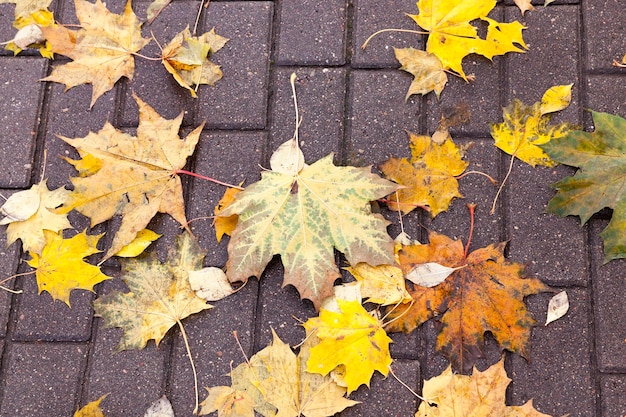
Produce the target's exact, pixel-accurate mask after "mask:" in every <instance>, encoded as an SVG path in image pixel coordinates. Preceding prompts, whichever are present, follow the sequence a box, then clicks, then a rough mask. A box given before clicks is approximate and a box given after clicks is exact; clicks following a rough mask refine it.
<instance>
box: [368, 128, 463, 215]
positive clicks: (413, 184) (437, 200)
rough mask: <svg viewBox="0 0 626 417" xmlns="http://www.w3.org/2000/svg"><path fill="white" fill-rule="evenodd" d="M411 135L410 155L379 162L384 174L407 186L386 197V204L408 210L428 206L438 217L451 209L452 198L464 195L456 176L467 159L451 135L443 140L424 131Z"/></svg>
mask: <svg viewBox="0 0 626 417" xmlns="http://www.w3.org/2000/svg"><path fill="white" fill-rule="evenodd" d="M408 135H409V142H410V143H409V146H410V148H411V159H410V160H409V159H407V158H401V159H398V158H390V159H389V160H387V161H386V162H385V163H383V164H382V165H381V166H380V169H381V171H382V172H383V174H384V176H385V177H387V178H389V179H391V180H393V181H395V182H397V183H398V184H400V185H403V186H404V188H401V189H399V190H398V191H397V194H392V195H390V196H389V197H388V198H387V200H388V202H387V206H388V207H389V208H390V209H391V210H394V211H402V212H403V213H405V214H406V213H409V212H411V211H413V210H414V209H416V208H417V207H419V206H422V207H425V206H427V207H429V208H430V215H431V216H432V217H435V216H436V215H437V214H439V213H441V212H442V211H445V210H447V209H448V206H449V205H450V202H451V201H452V199H453V198H455V197H462V195H461V193H460V192H459V186H458V182H457V179H456V178H455V177H456V176H458V175H461V174H462V173H463V171H465V168H467V165H468V163H467V162H466V161H464V160H463V159H462V157H463V155H462V153H461V151H460V150H459V148H458V147H457V146H456V144H455V143H454V142H452V139H450V135H446V138H445V140H443V142H442V143H436V142H435V141H433V140H432V139H431V138H430V137H428V136H424V135H416V134H414V133H411V132H408Z"/></svg>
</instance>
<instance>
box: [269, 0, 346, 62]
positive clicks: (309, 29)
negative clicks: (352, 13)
mask: <svg viewBox="0 0 626 417" xmlns="http://www.w3.org/2000/svg"><path fill="white" fill-rule="evenodd" d="M347 6H348V5H347V2H346V0H327V1H325V2H323V3H321V2H319V1H312V0H294V1H286V2H281V8H280V26H279V29H278V49H277V52H276V63H277V64H279V65H343V64H344V63H345V59H346V53H345V50H346V11H347Z"/></svg>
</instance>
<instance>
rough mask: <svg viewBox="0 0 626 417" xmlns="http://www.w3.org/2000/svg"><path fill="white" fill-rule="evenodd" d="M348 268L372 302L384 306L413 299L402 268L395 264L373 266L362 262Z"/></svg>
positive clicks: (364, 295)
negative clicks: (407, 288) (408, 290)
mask: <svg viewBox="0 0 626 417" xmlns="http://www.w3.org/2000/svg"><path fill="white" fill-rule="evenodd" d="M346 270H347V271H348V272H350V273H351V274H352V276H354V278H355V279H356V280H357V281H358V282H360V283H361V295H362V296H363V298H365V299H367V301H368V302H370V303H376V304H380V305H383V306H384V305H389V304H396V303H399V302H405V301H411V296H410V295H409V293H408V292H407V290H406V287H405V285H404V276H403V275H402V270H401V269H400V268H399V267H397V266H395V265H378V266H372V265H370V264H368V263H365V262H361V263H358V264H356V265H355V266H352V267H348V268H346Z"/></svg>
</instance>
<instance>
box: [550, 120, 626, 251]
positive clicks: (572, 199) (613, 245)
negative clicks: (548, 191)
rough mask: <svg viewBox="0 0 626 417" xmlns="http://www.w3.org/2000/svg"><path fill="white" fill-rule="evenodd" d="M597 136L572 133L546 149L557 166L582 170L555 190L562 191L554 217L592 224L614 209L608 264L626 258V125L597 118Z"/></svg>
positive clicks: (606, 233)
mask: <svg viewBox="0 0 626 417" xmlns="http://www.w3.org/2000/svg"><path fill="white" fill-rule="evenodd" d="M591 113H592V116H593V123H594V125H595V131H594V132H592V133H589V132H583V131H580V130H574V131H570V132H569V133H568V134H567V135H566V136H564V137H562V138H558V139H553V140H552V141H551V142H548V143H546V144H545V145H542V148H543V150H544V151H545V152H546V153H547V154H548V155H549V156H550V157H551V158H552V159H553V160H555V161H557V162H560V163H563V164H567V165H571V166H574V167H578V168H580V169H579V170H578V172H576V174H574V175H573V176H570V177H567V178H564V179H562V180H561V181H559V182H557V183H556V184H554V185H553V187H554V188H555V189H556V190H558V192H557V194H556V196H554V198H553V199H552V200H550V202H549V203H548V212H550V213H554V214H558V215H559V216H563V217H565V216H568V215H570V214H571V215H576V216H580V220H581V223H583V224H584V223H586V222H587V220H589V218H590V217H591V216H592V215H593V214H594V213H596V212H597V211H600V210H602V209H603V208H605V207H610V208H612V209H613V216H612V218H611V222H610V223H609V225H608V226H607V227H606V229H604V230H603V231H602V233H601V236H602V238H603V239H604V260H605V262H608V261H610V260H612V259H618V258H626V234H625V233H624V231H625V230H626V133H625V132H626V120H624V119H623V118H621V117H619V116H614V115H611V114H608V113H599V112H591Z"/></svg>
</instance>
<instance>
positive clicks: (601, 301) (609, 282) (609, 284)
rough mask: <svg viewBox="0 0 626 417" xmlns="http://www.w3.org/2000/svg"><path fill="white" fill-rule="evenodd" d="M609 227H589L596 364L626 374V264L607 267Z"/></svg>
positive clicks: (601, 222)
mask: <svg viewBox="0 0 626 417" xmlns="http://www.w3.org/2000/svg"><path fill="white" fill-rule="evenodd" d="M607 225H608V222H607V221H606V220H595V219H594V220H592V222H591V227H590V244H591V254H592V258H591V259H592V265H593V276H594V279H593V294H594V303H593V305H594V323H595V328H596V355H597V359H596V360H597V361H598V368H599V369H600V371H602V372H626V343H624V340H626V326H624V320H623V318H624V317H625V315H626V305H624V286H625V284H626V273H625V271H626V268H624V267H625V266H626V260H624V259H619V260H613V261H611V262H608V263H606V264H605V263H604V252H603V249H602V248H603V241H602V237H601V236H600V232H602V230H603V229H604V228H605V227H606V226H607Z"/></svg>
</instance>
